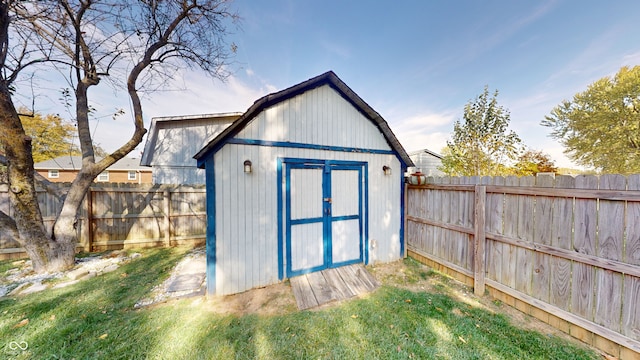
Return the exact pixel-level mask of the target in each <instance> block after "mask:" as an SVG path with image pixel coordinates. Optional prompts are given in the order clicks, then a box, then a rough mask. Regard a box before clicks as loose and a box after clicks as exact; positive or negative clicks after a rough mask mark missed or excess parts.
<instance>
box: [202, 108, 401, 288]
mask: <svg viewBox="0 0 640 360" xmlns="http://www.w3.org/2000/svg"><path fill="white" fill-rule="evenodd" d="M364 120H365V121H367V122H368V120H366V119H364ZM258 125H259V124H258ZM256 128H258V129H259V128H260V126H256ZM256 135H257V134H256ZM327 135H328V134H325V135H324V136H326V137H327V138H330V136H327ZM376 136H379V137H382V135H381V134H379V133H378V134H377V135H376ZM241 137H243V138H244V137H246V138H250V135H243V136H241ZM312 143H313V142H312ZM285 157H286V158H305V159H331V160H350V161H360V162H368V181H369V185H368V186H369V189H368V190H369V191H368V196H369V197H368V200H369V201H368V203H369V212H368V213H367V214H365V217H366V219H367V220H366V224H367V225H368V228H369V262H370V263H372V262H377V261H391V260H395V259H399V258H400V227H401V223H400V219H401V209H400V196H401V194H400V189H401V177H400V174H401V168H400V162H399V160H398V159H397V158H396V157H395V156H394V155H380V154H369V153H353V152H336V151H325V150H312V149H299V148H284V147H267V146H253V145H235V144H226V145H225V146H224V147H222V148H221V149H220V150H219V151H218V152H217V153H216V154H215V157H214V161H215V165H214V169H215V193H216V205H215V206H216V244H217V245H216V282H215V283H216V294H218V295H225V294H232V293H237V292H241V291H245V290H248V289H251V288H253V287H257V286H265V285H269V284H273V283H277V282H278V281H279V279H278V212H277V210H278V201H277V200H278V184H277V159H278V158H285ZM247 159H249V160H251V162H252V165H253V171H252V173H251V174H245V173H244V172H243V162H244V161H245V160H247ZM384 165H388V166H391V168H392V172H393V174H392V175H391V176H385V175H384V174H383V171H382V167H383V166H384ZM372 240H375V242H373V243H372ZM372 245H373V246H372Z"/></svg>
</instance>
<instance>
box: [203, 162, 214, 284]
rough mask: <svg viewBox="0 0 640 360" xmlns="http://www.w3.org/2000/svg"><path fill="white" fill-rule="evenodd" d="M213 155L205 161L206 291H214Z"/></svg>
mask: <svg viewBox="0 0 640 360" xmlns="http://www.w3.org/2000/svg"><path fill="white" fill-rule="evenodd" d="M213 162H214V161H213V156H211V157H210V158H209V159H208V160H207V163H206V167H205V174H206V185H205V186H206V191H207V240H206V241H207V243H206V251H207V293H208V294H209V295H215V293H216V191H215V190H216V175H215V167H214V164H213Z"/></svg>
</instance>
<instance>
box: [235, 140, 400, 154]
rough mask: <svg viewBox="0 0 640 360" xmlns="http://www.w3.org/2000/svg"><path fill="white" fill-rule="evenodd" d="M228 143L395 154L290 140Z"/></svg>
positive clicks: (387, 151)
mask: <svg viewBox="0 0 640 360" xmlns="http://www.w3.org/2000/svg"><path fill="white" fill-rule="evenodd" d="M226 143H227V144H235V145H257V146H271V147H283V148H297V149H310V150H327V151H341V152H353V153H368V154H382V155H395V154H396V153H395V152H394V151H393V150H381V149H365V148H356V147H347V146H332V145H318V144H307V143H298V142H289V141H269V140H256V139H239V138H233V139H229V141H227V142H226Z"/></svg>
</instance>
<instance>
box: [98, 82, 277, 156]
mask: <svg viewBox="0 0 640 360" xmlns="http://www.w3.org/2000/svg"><path fill="white" fill-rule="evenodd" d="M168 89H169V90H165V91H158V92H154V93H151V94H145V95H144V97H143V99H142V106H143V112H144V117H145V125H146V127H147V128H148V127H149V125H150V122H151V119H152V118H153V117H159V116H178V115H196V114H211V113H223V112H244V111H245V110H247V109H248V108H249V106H251V104H252V103H253V102H254V101H255V100H257V99H258V98H260V97H262V96H264V95H266V94H267V93H269V92H273V90H274V86H272V85H270V84H262V86H260V87H257V88H255V87H252V86H250V85H248V84H246V83H245V82H243V81H242V80H240V79H239V78H237V77H235V76H231V77H229V78H228V79H227V80H226V82H222V81H220V80H213V79H211V78H209V77H206V76H205V75H204V74H202V73H201V72H198V71H189V72H179V73H177V74H176V75H175V76H174V80H173V81H172V83H171V84H169V86H168ZM96 90H97V89H96ZM118 95H119V97H118V99H121V102H122V101H124V104H123V105H121V106H122V107H123V108H124V109H125V111H126V114H125V115H124V116H120V117H118V118H117V119H116V120H115V121H114V120H111V118H110V117H105V118H104V119H101V120H100V122H99V123H98V124H97V127H96V131H95V134H94V138H95V141H96V142H97V143H99V144H100V145H101V146H102V147H103V148H105V149H106V150H108V151H112V150H115V149H116V148H117V147H119V146H120V145H122V144H123V143H124V142H125V141H127V140H128V138H129V137H130V136H131V134H132V133H133V123H132V120H131V118H132V111H131V107H130V106H129V104H127V102H128V98H126V96H124V97H123V96H122V95H124V94H118ZM93 98H95V99H100V101H101V102H106V101H107V100H109V99H110V100H112V102H111V103H109V106H113V105H112V104H113V100H114V99H115V97H114V94H113V93H112V92H109V90H107V89H106V88H104V89H100V91H96V93H95V94H93ZM123 99H124V100H123ZM107 103H108V102H107ZM105 110H106V111H111V109H110V108H109V109H105ZM143 145H144V141H143V143H142V144H141V145H139V146H138V149H141V148H142V146H143ZM130 156H132V157H138V156H139V153H136V152H132V153H131V155H130Z"/></svg>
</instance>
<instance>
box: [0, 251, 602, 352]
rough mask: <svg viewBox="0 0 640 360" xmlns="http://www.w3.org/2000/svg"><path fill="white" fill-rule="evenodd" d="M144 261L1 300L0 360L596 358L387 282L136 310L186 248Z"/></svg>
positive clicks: (441, 297) (147, 255) (501, 319)
mask: <svg viewBox="0 0 640 360" xmlns="http://www.w3.org/2000/svg"><path fill="white" fill-rule="evenodd" d="M142 253H143V255H144V256H143V257H141V258H139V259H137V260H134V261H132V262H131V263H129V264H126V265H124V266H122V267H121V268H120V269H119V270H117V271H115V272H112V273H108V274H105V275H102V276H99V277H96V278H93V279H89V280H85V281H82V282H80V283H78V284H76V285H73V286H70V287H67V288H62V289H56V290H48V291H46V292H43V293H37V294H31V295H27V296H24V297H19V298H3V299H0V314H1V316H0V358H15V359H598V358H599V356H598V355H597V354H596V353H594V352H590V351H589V350H587V349H586V348H585V347H583V346H576V345H574V344H572V343H569V342H566V341H564V340H562V339H560V338H559V337H556V336H550V335H544V334H540V333H538V332H534V331H530V330H523V329H520V328H517V327H514V326H513V325H512V324H510V322H509V321H508V319H507V317H505V316H503V315H499V314H495V313H492V312H491V311H487V310H483V309H482V308H480V307H475V306H472V305H469V304H468V303H465V302H459V301H456V300H454V299H453V298H452V297H450V296H448V295H446V294H445V293H440V292H437V291H436V292H417V291H410V290H406V289H402V288H399V287H395V286H393V284H386V285H383V286H382V287H381V288H380V289H378V290H377V291H376V292H374V293H373V294H371V295H369V296H367V297H365V298H361V299H356V300H351V301H347V302H344V303H342V304H339V305H337V306H332V307H328V308H325V309H322V310H316V311H302V312H299V311H284V313H283V314H280V315H257V314H250V315H244V316H240V315H221V314H218V313H216V312H213V311H210V309H208V306H209V305H210V304H209V303H208V302H207V301H205V302H202V301H194V300H193V299H184V300H177V301H171V302H169V303H167V304H161V305H156V306H152V307H148V308H142V309H134V304H135V303H136V302H137V301H138V300H140V299H142V298H143V297H145V296H146V295H147V294H148V292H149V291H150V290H151V289H152V288H153V286H155V285H157V284H159V283H160V282H162V281H163V280H164V279H165V278H166V277H167V276H168V273H169V271H170V269H171V268H172V267H173V266H174V265H175V264H176V262H177V261H178V260H179V259H180V257H181V256H182V255H183V254H184V250H179V249H178V250H176V249H162V250H148V251H146V250H145V251H143V252H142ZM0 268H2V267H1V264H0ZM407 269H409V272H411V273H412V274H413V277H412V278H410V279H409V281H419V280H420V279H421V278H425V277H431V276H439V275H434V274H435V273H433V272H417V271H416V270H415V269H416V266H415V264H414V262H412V261H411V260H408V261H407ZM443 287H444V286H443ZM436 288H437V287H436ZM25 319H28V323H26V320H25ZM25 323H26V324H25ZM16 345H20V346H21V347H23V348H24V347H25V345H28V348H26V349H25V350H21V349H20V348H18V347H16Z"/></svg>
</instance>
